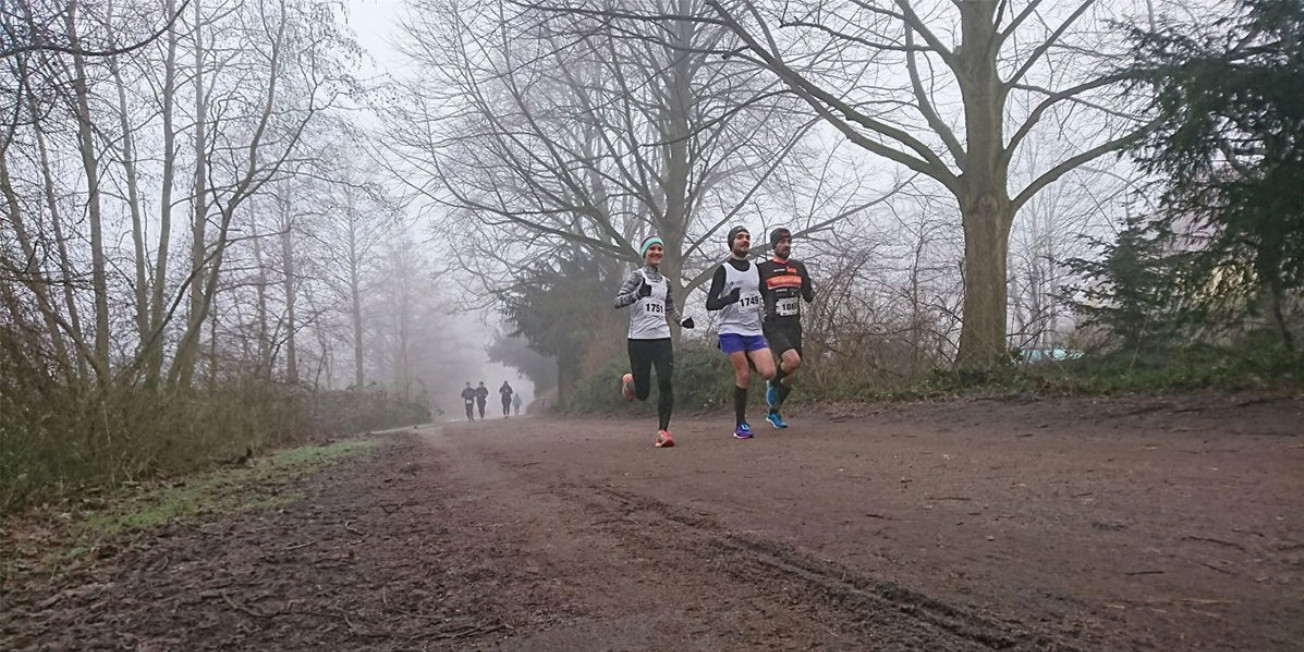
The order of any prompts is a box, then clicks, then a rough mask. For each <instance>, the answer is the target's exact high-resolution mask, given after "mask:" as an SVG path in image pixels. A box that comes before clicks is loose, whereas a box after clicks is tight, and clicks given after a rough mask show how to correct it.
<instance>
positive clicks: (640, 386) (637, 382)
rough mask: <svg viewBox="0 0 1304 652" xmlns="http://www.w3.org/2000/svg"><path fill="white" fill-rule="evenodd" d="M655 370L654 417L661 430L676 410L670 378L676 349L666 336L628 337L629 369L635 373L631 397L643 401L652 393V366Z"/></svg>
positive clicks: (668, 423)
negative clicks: (644, 338)
mask: <svg viewBox="0 0 1304 652" xmlns="http://www.w3.org/2000/svg"><path fill="white" fill-rule="evenodd" d="M653 365H656V370H657V418H658V419H659V420H660V424H661V425H660V427H659V429H660V430H665V429H667V428H669V427H670V413H671V412H673V411H674V409H675V390H674V388H673V387H672V386H671V384H670V377H671V375H673V373H674V369H675V351H674V348H672V347H671V345H670V340H669V339H664V340H629V370H630V372H631V373H633V374H634V396H635V397H636V398H638V400H640V401H646V400H647V397H648V395H650V394H651V393H652V366H653Z"/></svg>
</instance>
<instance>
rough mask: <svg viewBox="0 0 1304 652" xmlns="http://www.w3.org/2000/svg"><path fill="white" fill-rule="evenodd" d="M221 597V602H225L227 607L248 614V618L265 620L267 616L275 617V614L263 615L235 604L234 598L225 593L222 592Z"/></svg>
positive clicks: (237, 603)
mask: <svg viewBox="0 0 1304 652" xmlns="http://www.w3.org/2000/svg"><path fill="white" fill-rule="evenodd" d="M221 595H222V601H223V602H225V603H226V604H227V606H229V607H231V608H232V609H235V610H236V611H240V612H243V613H245V614H248V615H249V616H252V617H254V618H266V617H268V616H275V615H276V614H265V613H263V612H261V611H258V610H255V609H254V608H252V607H248V606H245V605H243V604H241V603H239V602H236V601H235V598H232V597H231V596H230V595H229V594H228V593H227V592H226V591H222V593H221Z"/></svg>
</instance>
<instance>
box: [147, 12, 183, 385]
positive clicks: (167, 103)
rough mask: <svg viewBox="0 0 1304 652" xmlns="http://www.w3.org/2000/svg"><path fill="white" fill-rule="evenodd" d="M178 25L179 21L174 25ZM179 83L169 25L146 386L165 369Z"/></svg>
mask: <svg viewBox="0 0 1304 652" xmlns="http://www.w3.org/2000/svg"><path fill="white" fill-rule="evenodd" d="M167 11H168V15H169V16H172V15H175V14H176V12H177V9H176V0H167ZM174 25H175V24H174ZM176 86H177V30H176V27H175V26H173V27H169V29H168V33H167V54H166V58H165V60H164V62H163V97H162V102H163V106H162V115H161V118H162V121H163V171H162V177H161V178H160V179H159V185H160V186H161V188H160V196H159V236H158V253H157V256H156V258H155V260H154V285H153V288H152V290H153V292H152V296H151V297H150V313H149V327H150V328H149V331H150V339H149V340H147V341H146V344H145V347H146V349H145V351H144V352H143V355H144V356H145V385H146V386H147V387H154V386H157V385H158V382H159V377H160V375H161V374H162V372H163V337H162V333H161V332H160V331H161V330H162V328H163V304H164V301H165V297H166V296H167V281H168V274H167V272H168V256H169V249H170V247H171V241H172V187H173V183H174V180H175V174H176V158H177V156H176V155H177V152H176V141H177V132H176V128H175V127H174V126H173V124H172V120H173V111H174V110H175V104H174V103H173V96H174V95H175V94H176Z"/></svg>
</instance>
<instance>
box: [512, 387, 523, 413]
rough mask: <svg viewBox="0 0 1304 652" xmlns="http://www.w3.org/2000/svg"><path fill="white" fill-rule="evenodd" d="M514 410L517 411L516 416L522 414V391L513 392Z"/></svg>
mask: <svg viewBox="0 0 1304 652" xmlns="http://www.w3.org/2000/svg"><path fill="white" fill-rule="evenodd" d="M512 410H514V411H515V412H516V416H518V417H519V416H521V393H520V392H516V393H514V394H512Z"/></svg>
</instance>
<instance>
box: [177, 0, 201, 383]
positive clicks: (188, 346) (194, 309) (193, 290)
mask: <svg viewBox="0 0 1304 652" xmlns="http://www.w3.org/2000/svg"><path fill="white" fill-rule="evenodd" d="M194 8H195V79H194V81H195V182H194V199H193V200H192V201H193V205H194V210H193V212H192V215H191V223H190V268H191V270H192V276H191V280H190V287H189V292H190V312H189V319H188V323H187V325H186V333H185V335H184V336H182V338H181V344H180V345H179V346H178V347H177V359H176V361H175V362H174V365H173V367H174V369H173V372H174V373H173V374H172V376H174V381H175V382H176V384H177V385H180V386H182V387H189V386H190V383H191V381H192V380H193V379H194V374H195V361H196V358H197V357H198V354H199V330H200V328H201V327H202V325H203V323H204V317H205V314H204V312H205V306H204V295H205V285H204V279H205V278H206V277H207V273H206V272H207V270H206V269H205V258H206V257H207V255H206V252H207V247H206V244H207V237H208V236H207V226H208V125H207V122H208V105H207V102H206V100H207V98H206V97H205V96H204V38H203V23H204V15H203V11H202V10H201V3H200V2H199V1H198V0H194Z"/></svg>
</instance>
